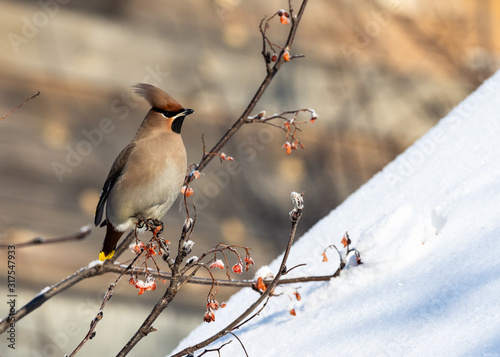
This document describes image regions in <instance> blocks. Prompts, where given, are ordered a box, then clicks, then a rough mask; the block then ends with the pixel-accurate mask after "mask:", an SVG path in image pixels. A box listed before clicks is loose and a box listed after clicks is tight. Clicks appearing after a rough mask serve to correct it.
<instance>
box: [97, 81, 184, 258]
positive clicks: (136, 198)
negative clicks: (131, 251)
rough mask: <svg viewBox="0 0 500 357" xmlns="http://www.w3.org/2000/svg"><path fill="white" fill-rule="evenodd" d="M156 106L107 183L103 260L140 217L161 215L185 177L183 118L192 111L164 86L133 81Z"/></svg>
mask: <svg viewBox="0 0 500 357" xmlns="http://www.w3.org/2000/svg"><path fill="white" fill-rule="evenodd" d="M134 88H135V91H136V93H138V94H139V95H140V96H142V97H144V98H145V99H146V100H147V101H148V102H149V104H150V105H151V107H152V108H151V109H150V110H149V112H148V114H147V115H146V117H145V118H144V120H143V122H142V124H141V126H140V127H139V130H138V131H137V133H136V135H135V137H134V138H133V139H132V141H131V142H130V144H128V145H127V146H126V147H125V148H124V149H123V150H122V152H120V154H119V155H118V157H117V158H116V160H115V162H114V163H113V166H112V167H111V170H110V171H109V174H108V177H107V179H106V181H105V182H104V186H103V189H102V191H101V195H100V197H99V203H98V204H97V209H96V213H95V219H94V223H95V225H96V226H97V225H99V224H101V221H102V217H103V213H104V206H105V205H106V220H105V221H104V222H102V224H101V226H103V225H104V224H106V237H105V238H104V243H103V247H102V251H101V253H100V254H99V259H100V260H105V259H110V258H111V257H112V256H113V254H114V251H115V247H116V244H117V243H118V241H119V240H120V238H121V236H122V235H123V233H124V232H125V231H126V230H127V229H128V228H131V227H133V226H134V225H135V223H136V222H137V221H138V220H139V219H141V218H142V219H157V220H159V219H161V218H162V217H163V216H164V215H165V213H167V211H168V210H169V209H170V207H171V206H172V204H173V203H174V201H175V199H176V197H177V195H178V194H179V191H180V189H181V187H182V184H183V182H184V176H185V173H186V168H187V160H186V149H185V148H184V144H183V142H182V138H181V135H180V132H181V127H182V123H183V121H184V118H185V117H186V116H187V115H189V114H191V113H193V110H192V109H184V108H183V107H182V106H181V105H180V104H179V103H178V102H177V101H175V100H174V99H173V98H171V97H170V96H169V95H168V94H167V93H165V92H164V91H162V90H161V89H159V88H157V87H155V86H152V85H150V84H144V83H140V84H137V85H135V86H134Z"/></svg>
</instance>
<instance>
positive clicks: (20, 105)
mask: <svg viewBox="0 0 500 357" xmlns="http://www.w3.org/2000/svg"><path fill="white" fill-rule="evenodd" d="M39 95H40V91H38V92H37V93H35V94H33V95H32V96H31V97H29V98H27V99H26V100H25V101H24V102H22V103H21V104H19V105H18V106H17V107H15V108H14V109H12V110H11V111H10V112H8V113H7V114H5V115H4V116H3V117H1V118H0V120H4V119H5V118H7V117H8V116H9V115H11V114H12V113H14V112H15V111H16V110H18V109H19V108H21V107H22V106H23V105H25V104H26V103H28V102H29V101H30V100H32V99H33V98H35V97H37V96H39Z"/></svg>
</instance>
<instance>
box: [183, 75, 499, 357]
mask: <svg viewBox="0 0 500 357" xmlns="http://www.w3.org/2000/svg"><path fill="white" fill-rule="evenodd" d="M499 206H500V72H499V73H497V74H496V75H494V76H493V77H492V78H490V79H489V80H488V81H486V82H485V83H484V84H483V85H482V86H481V87H480V88H479V89H478V90H476V91H475V92H474V93H472V94H471V95H470V96H469V97H468V98H467V99H466V100H464V101H463V102H462V103H461V104H460V105H459V106H458V107H457V108H455V109H454V110H453V111H452V112H451V113H450V114H449V115H448V116H447V117H446V118H444V119H442V120H441V121H440V123H439V124H438V125H437V126H436V127H434V128H433V129H432V130H430V131H429V133H427V134H426V135H425V136H423V137H422V138H421V139H420V140H418V141H417V142H416V143H415V144H414V145H413V146H412V147H410V148H409V149H408V150H406V151H405V152H404V153H403V154H402V155H400V156H399V157H398V158H396V160H394V161H393V162H392V163H391V164H389V165H388V166H387V167H386V168H385V169H384V170H383V171H382V172H380V173H378V174H377V175H375V176H374V177H373V178H372V179H371V180H370V181H369V182H368V183H366V184H365V185H364V186H363V187H361V188H360V189H359V190H358V191H357V192H356V193H354V194H353V195H352V196H351V197H349V198H348V199H347V200H346V201H345V202H344V203H343V204H342V205H341V206H339V207H338V208H337V209H335V210H334V211H332V212H331V213H330V214H329V215H328V216H326V217H325V218H323V219H322V220H321V221H320V222H318V223H317V224H316V225H315V226H314V227H313V228H312V229H311V230H310V231H309V232H307V233H306V234H305V235H304V236H303V237H302V238H301V239H300V240H299V241H297V243H296V244H295V245H294V247H293V248H292V252H291V256H290V258H289V261H288V266H293V265H296V264H300V263H307V266H306V267H303V268H299V269H295V270H294V271H292V273H290V275H293V276H297V275H324V274H326V273H331V272H334V271H335V270H336V269H337V264H338V258H337V256H335V255H334V252H333V251H332V250H330V251H329V258H330V259H329V262H327V263H323V262H322V261H321V253H322V251H323V249H324V248H325V247H326V246H328V245H329V244H332V243H335V244H336V245H337V247H339V248H340V247H341V244H340V240H341V239H342V236H343V234H344V233H345V232H346V231H348V232H349V235H350V237H351V239H352V241H353V246H355V247H356V248H357V249H358V250H359V251H360V252H361V258H362V260H363V262H364V264H363V265H360V266H356V264H355V263H354V262H352V261H350V265H348V267H347V268H346V270H344V271H343V272H342V274H341V276H340V277H339V278H336V279H333V280H331V281H330V282H323V283H305V284H301V285H300V289H299V292H300V294H301V295H302V300H301V301H296V300H291V299H290V298H289V297H288V295H287V294H286V291H285V294H284V295H282V296H280V297H276V298H273V299H271V300H270V302H269V304H268V306H267V307H266V308H265V309H264V311H263V312H262V313H261V316H259V317H257V318H255V319H253V320H252V321H251V322H250V323H248V324H247V325H245V326H243V327H242V328H241V329H240V330H238V331H236V334H237V335H238V337H239V338H240V339H241V341H242V342H243V343H244V345H245V348H246V349H247V351H248V354H249V355H250V356H252V357H257V356H337V355H339V356H340V355H342V356H419V357H421V356H500V263H499V261H500V244H499V239H500V217H499V216H500V214H499V213H500V209H499ZM305 210H307V195H306V196H305ZM284 219H285V218H284ZM283 234H287V232H283ZM280 259H281V258H280V257H278V258H277V259H276V260H275V261H274V262H273V263H272V264H271V268H272V269H273V271H275V270H276V267H277V266H278V264H279V261H280ZM257 264H258V262H257ZM256 298H257V295H256V293H255V292H254V291H252V290H250V289H244V290H242V291H240V292H238V293H237V294H235V295H234V296H233V297H232V298H231V299H230V300H229V301H228V304H227V305H228V306H227V308H225V309H223V310H219V311H218V312H217V314H216V322H214V323H211V324H206V323H203V324H201V325H200V326H199V327H198V328H197V329H195V330H194V331H193V332H192V333H191V334H190V335H189V336H188V337H187V338H186V339H185V340H184V341H182V342H181V343H180V344H179V346H178V348H176V350H175V351H177V350H179V349H181V348H184V347H186V346H188V345H191V344H193V343H196V342H199V341H201V340H202V339H204V338H205V337H208V336H210V335H212V334H213V333H214V332H215V331H218V330H219V329H220V328H222V327H223V326H225V325H226V324H227V323H228V322H230V320H232V318H233V316H235V315H236V314H238V313H240V312H241V311H243V310H244V309H245V307H246V306H248V305H249V304H250V303H251V302H252V301H254V300H255V299H256ZM291 308H294V309H295V311H296V313H297V315H296V316H291V315H290V314H289V310H290V309H291ZM228 339H234V338H233V337H232V336H228V337H227V338H226V339H223V340H219V341H217V342H216V343H215V344H214V345H213V346H212V347H215V346H219V345H220V344H222V343H224V342H227V340H228ZM221 355H222V356H244V355H245V354H244V352H243V350H242V349H241V346H240V345H239V343H238V342H237V341H234V342H233V343H231V344H229V345H227V346H225V347H224V348H223V349H222V350H221Z"/></svg>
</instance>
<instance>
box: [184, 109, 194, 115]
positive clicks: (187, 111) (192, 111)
mask: <svg viewBox="0 0 500 357" xmlns="http://www.w3.org/2000/svg"><path fill="white" fill-rule="evenodd" d="M193 113H194V110H193V109H184V111H183V112H182V115H184V116H186V115H189V114H193Z"/></svg>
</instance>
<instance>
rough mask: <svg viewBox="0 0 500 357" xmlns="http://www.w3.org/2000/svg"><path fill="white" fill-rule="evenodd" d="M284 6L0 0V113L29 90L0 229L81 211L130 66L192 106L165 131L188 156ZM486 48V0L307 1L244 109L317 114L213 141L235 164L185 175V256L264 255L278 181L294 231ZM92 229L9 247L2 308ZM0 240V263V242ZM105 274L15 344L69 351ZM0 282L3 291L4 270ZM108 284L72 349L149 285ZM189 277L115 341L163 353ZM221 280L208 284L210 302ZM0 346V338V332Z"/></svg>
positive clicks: (479, 64) (104, 343)
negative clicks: (176, 126)
mask: <svg viewBox="0 0 500 357" xmlns="http://www.w3.org/2000/svg"><path fill="white" fill-rule="evenodd" d="M293 3H294V5H295V7H296V10H298V7H299V2H298V1H293ZM287 6H288V2H287V1H285V0H279V1H278V0H266V1H263V0H254V1H243V0H207V1H203V2H200V1H193V0H184V1H159V0H156V1H148V2H143V1H138V0H127V1H107V2H102V1H97V0H90V1H68V0H59V1H56V0H40V1H29V0H25V1H21V0H15V1H5V0H1V1H0V34H1V36H0V43H1V49H2V50H1V51H0V116H3V115H5V114H6V113H8V112H9V111H10V110H11V109H12V108H14V107H16V106H17V105H18V104H19V103H21V102H23V101H24V99H26V98H27V97H29V96H31V95H33V94H35V93H36V92H38V91H40V92H41V94H40V96H38V97H37V98H36V99H34V100H32V101H30V102H28V103H27V104H26V105H24V106H23V107H22V108H20V109H19V110H17V111H16V112H14V113H13V114H11V115H10V116H8V117H7V118H6V119H5V120H2V121H1V122H0V202H1V204H0V242H1V243H12V244H15V243H20V242H23V241H27V240H30V239H32V238H33V237H39V236H41V237H46V238H53V237H59V236H65V235H69V234H71V233H73V232H75V231H77V230H78V229H79V228H80V227H82V226H85V225H87V224H89V223H91V222H92V220H93V212H94V209H95V206H96V204H97V201H98V196H99V192H100V189H101V187H102V184H103V182H104V180H105V178H106V176H107V173H108V170H109V168H110V166H111V164H112V162H113V160H114V159H115V157H116V156H117V154H118V153H119V152H120V150H121V149H122V148H123V147H124V146H125V145H126V144H127V143H128V142H129V141H130V140H131V138H132V137H133V136H134V134H135V131H136V130H137V128H138V126H139V125H140V123H141V121H142V119H143V117H144V115H145V113H146V111H147V110H148V105H147V104H146V103H145V102H144V101H142V100H140V99H139V98H137V97H136V96H135V95H134V94H133V93H132V90H131V86H132V85H134V84H136V83H138V82H146V83H151V84H155V85H158V86H159V87H161V88H162V89H164V90H165V91H167V92H168V93H169V94H171V95H172V96H173V97H174V98H175V99H177V100H178V101H179V102H180V103H181V104H182V105H184V106H185V107H186V108H193V109H195V111H196V113H195V114H194V115H192V116H190V117H188V118H187V120H186V121H185V124H184V126H183V138H184V141H185V144H186V147H187V151H188V162H198V161H199V160H200V158H201V154H202V140H201V137H202V134H203V135H204V138H205V142H206V145H207V149H209V148H211V147H212V146H213V145H214V144H215V143H216V142H217V140H218V139H219V138H220V137H221V136H222V135H223V134H224V133H225V131H226V130H227V128H228V127H229V126H230V125H231V124H232V123H233V122H234V121H235V120H236V119H237V118H238V116H239V115H240V114H241V112H242V111H243V110H244V108H245V107H246V105H247V104H248V103H249V101H250V99H251V98H252V96H253V94H254V92H255V90H256V89H257V88H258V86H259V85H260V82H261V81H262V79H263V78H264V76H265V66H264V61H263V58H262V55H261V53H260V52H261V50H262V38H261V35H260V33H259V30H258V24H259V22H260V21H261V19H262V18H263V17H264V16H265V15H272V14H273V13H274V12H276V11H277V10H279V9H280V8H286V7H287ZM288 26H289V25H288ZM288 26H286V25H282V24H281V23H280V22H279V21H278V18H276V19H275V21H273V22H272V23H271V28H270V29H269V35H270V39H271V40H272V41H274V42H275V43H277V44H283V43H284V40H285V38H286V35H287V31H288V29H289V28H288ZM499 50H500V3H499V2H497V1H492V0H481V1H478V0H476V1H473V0H457V1H453V2H434V1H430V0H429V1H427V0H425V1H424V0H420V1H416V0H387V1H384V0H380V1H371V0H360V1H355V2H352V1H330V0H315V1H312V0H311V1H310V2H309V4H308V6H307V9H306V12H305V16H304V18H303V22H302V23H301V26H300V28H299V30H298V33H297V37H296V41H295V44H294V47H293V48H292V50H291V54H292V55H294V54H305V55H306V57H305V58H302V59H296V60H293V61H291V62H290V63H287V64H286V65H285V66H283V68H282V69H281V71H280V72H279V73H278V75H277V77H276V78H275V79H274V81H273V83H272V84H271V86H270V87H269V89H268V91H267V92H266V94H265V95H264V98H263V99H262V100H261V102H260V103H259V104H258V106H257V108H256V112H255V114H257V113H258V112H259V111H261V110H266V111H267V113H268V114H272V113H277V112H281V111H284V110H291V109H298V108H313V109H314V110H316V112H317V113H318V115H319V120H317V121H316V122H315V123H314V124H310V123H307V124H303V125H301V126H300V127H301V129H302V132H301V133H300V134H299V139H300V140H301V142H302V143H304V145H305V146H306V149H305V150H296V151H294V152H292V154H291V155H286V154H285V152H284V150H283V149H282V145H283V143H284V142H285V135H284V132H281V131H279V130H277V129H272V128H271V127H268V126H263V125H247V126H245V127H243V128H242V129H241V130H240V132H238V134H237V135H236V136H235V137H234V138H233V139H232V140H231V142H230V143H229V144H228V145H227V146H226V147H225V148H224V152H225V153H226V154H228V155H231V156H233V157H234V159H235V160H236V164H234V165H237V166H236V167H237V169H236V170H234V167H235V166H233V167H232V168H233V170H230V169H229V168H228V166H227V163H220V162H219V160H213V161H212V162H211V163H210V165H209V166H208V167H207V169H206V170H204V172H203V176H202V177H201V179H199V180H197V181H196V182H194V184H193V185H192V187H193V188H194V190H195V195H194V196H193V197H192V199H193V201H194V202H195V203H196V205H197V208H198V218H197V223H196V228H195V233H194V235H193V237H192V239H193V240H194V241H195V243H196V244H195V247H194V252H193V254H196V255H200V254H201V253H202V252H203V251H205V250H207V249H209V248H210V247H212V246H213V245H215V244H217V243H218V242H225V243H228V244H241V245H245V246H248V247H251V252H252V256H253V258H254V260H255V262H256V265H257V267H259V266H261V265H265V264H267V263H269V262H270V261H271V260H272V259H273V258H274V257H275V256H276V255H277V254H279V253H280V252H281V251H282V250H283V249H284V245H285V243H286V240H287V237H288V233H289V217H288V212H289V211H290V209H291V202H290V198H289V194H290V192H291V191H294V190H295V191H305V193H306V194H305V203H306V209H305V211H304V215H303V218H302V220H301V222H300V225H299V231H300V232H299V233H298V236H300V235H301V234H303V233H304V232H305V231H306V230H308V229H309V228H310V227H311V226H312V225H314V223H316V222H317V221H318V220H319V219H321V218H322V217H323V216H325V215H326V214H328V212H330V211H331V210H332V209H334V208H335V207H336V206H337V205H339V204H341V203H342V201H343V200H344V199H345V198H347V197H348V196H349V194H351V193H352V192H354V191H355V190H356V189H357V188H358V187H360V185H362V184H363V183H365V182H366V181H367V180H368V179H369V178H370V177H371V176H372V175H374V174H375V173H376V172H378V171H379V170H380V169H382V168H383V167H384V166H385V165H386V164H387V163H388V162H390V161H391V160H393V159H394V157H396V156H397V155H398V154H399V153H401V152H402V151H403V150H404V149H405V148H406V147H408V146H409V145H411V144H412V143H413V142H414V141H415V140H416V139H418V138H419V137H420V136H421V135H423V134H424V133H425V132H426V131H427V130H428V129H429V128H431V127H432V126H433V125H435V124H436V122H437V121H438V120H439V119H440V118H441V117H443V116H444V115H446V114H447V112H448V111H449V110H450V109H452V108H453V107H454V106H455V105H456V104H457V103H459V102H460V101H461V100H462V99H463V98H465V97H466V96H467V95H468V94H469V93H470V92H471V91H473V90H474V89H475V88H476V87H477V86H478V85H479V84H480V83H481V82H482V81H483V80H484V79H486V78H487V77H489V76H490V75H491V74H492V73H493V72H494V71H495V70H496V69H497V68H498V64H499V62H500V61H499V60H500V57H499ZM308 118H309V117H308V116H307V115H306V116H305V117H304V119H308ZM390 194H391V192H387V195H390ZM179 207H180V206H179V204H178V203H176V204H175V205H174V207H172V209H171V211H170V212H169V214H168V216H167V217H166V219H165V224H166V230H165V233H164V234H163V236H164V237H165V238H166V239H168V240H170V241H175V240H176V239H177V237H178V235H179V232H180V227H181V224H182V222H183V220H184V213H183V211H182V210H180V209H179ZM374 214H377V212H374ZM355 220H356V218H355V217H353V221H354V222H355ZM345 229H346V230H349V227H345ZM103 235H104V229H99V228H94V230H93V233H92V235H91V236H90V237H88V238H86V239H85V240H83V241H77V242H72V243H64V244H58V245H47V246H37V247H28V248H18V249H17V256H16V278H17V294H18V300H17V307H18V308H19V307H21V306H22V305H24V304H25V303H27V302H28V301H29V300H31V299H32V298H33V297H34V296H35V295H36V294H37V293H38V292H39V291H40V290H41V289H43V288H44V287H45V286H48V285H52V284H54V283H56V282H58V281H60V280H61V279H63V278H65V277H66V276H68V275H70V274H72V273H73V272H75V271H76V270H77V269H79V268H81V267H82V266H86V265H88V264H89V262H91V261H93V260H95V259H96V258H97V255H98V252H99V249H100V248H101V244H102V239H103ZM341 238H342V237H331V240H332V243H335V242H336V243H338V241H340V239H341ZM352 238H353V239H357V238H358V237H352ZM322 248H323V247H321V249H322ZM0 254H2V258H1V261H2V262H4V261H6V256H7V253H6V251H3V252H0ZM130 257H131V254H130V253H129V254H128V255H126V256H124V257H123V259H128V258H130ZM4 258H5V260H4ZM4 265H5V264H4ZM163 268H165V269H166V267H163ZM254 271H255V270H253V271H251V273H249V274H248V275H246V276H245V277H247V278H251V277H252V276H253V272H254ZM6 273H7V271H6V268H5V267H4V268H3V269H1V270H0V275H2V277H5V275H6ZM220 277H221V278H223V277H224V276H223V275H221V276H220ZM114 279H115V276H113V275H108V276H103V277H99V278H93V279H90V280H87V281H84V282H82V283H80V284H78V285H76V286H75V287H73V288H72V289H70V290H67V291H65V292H63V293H61V294H59V295H58V296H56V297H55V298H53V299H52V300H50V301H49V302H48V303H46V304H45V305H43V306H42V307H41V308H39V309H38V310H36V311H35V312H33V313H32V314H31V315H29V316H27V317H26V318H24V319H23V320H21V321H19V322H18V324H17V325H16V327H17V341H16V342H17V344H16V351H15V352H16V353H18V354H19V353H20V355H26V356H56V355H57V356H61V355H63V354H64V353H70V352H71V351H72V350H73V349H74V348H75V347H76V345H77V344H78V343H79V342H80V340H81V339H82V338H83V337H84V335H85V333H86V332H87V329H88V325H89V322H90V320H91V319H92V318H93V317H94V316H95V314H96V312H97V311H98V309H99V306H100V303H101V300H102V296H103V294H104V292H105V291H106V290H107V287H108V285H109V284H110V283H111V282H112V281H114ZM3 280H4V281H5V278H3ZM0 291H2V296H6V294H7V293H6V284H2V285H1V287H0ZM4 291H5V293H4ZM115 291H116V292H115V294H114V298H113V300H111V301H110V302H109V303H108V304H107V306H106V309H105V313H104V316H105V318H104V319H103V320H102V321H101V323H100V324H99V325H98V328H97V336H96V337H95V339H94V340H92V341H90V342H89V343H87V344H86V345H85V346H84V348H83V350H82V352H81V353H83V355H101V356H106V355H115V354H116V353H117V352H118V351H119V350H120V349H121V347H122V346H123V345H124V344H125V343H126V342H127V341H128V339H129V338H130V337H131V336H132V334H133V333H134V332H135V331H136V330H137V328H138V327H139V326H140V324H141V323H142V321H143V319H144V318H145V317H146V316H147V314H148V313H149V312H150V310H151V308H152V306H153V305H154V303H155V301H157V299H158V298H159V297H160V296H161V295H162V294H163V291H164V287H163V286H161V285H159V288H158V289H157V290H156V291H154V292H148V293H146V294H145V295H142V296H137V291H136V289H134V288H133V287H132V286H130V285H128V284H126V280H124V281H122V283H121V284H120V285H119V286H118V287H117V289H116V290H115ZM207 292H208V289H207V288H206V287H199V286H196V287H188V288H186V289H184V290H183V291H182V292H181V293H180V294H179V296H178V297H177V300H176V302H175V303H174V304H173V305H172V307H171V308H169V309H168V311H166V312H165V313H164V314H162V315H161V316H160V318H159V319H158V320H157V322H156V323H155V324H154V326H155V327H157V328H158V329H159V331H158V332H155V333H154V334H151V335H150V336H148V338H147V342H146V341H143V342H142V343H141V344H140V345H139V347H138V348H136V350H135V351H134V352H133V353H132V354H131V355H133V356H137V355H139V354H148V355H149V354H151V355H155V356H157V355H158V356H159V355H165V354H167V353H168V352H169V351H170V349H171V348H173V347H174V346H175V345H177V343H178V341H179V339H180V338H182V337H183V336H184V335H186V334H187V332H188V331H189V330H190V329H191V328H192V327H193V326H195V325H197V324H199V323H200V322H201V321H202V316H203V313H204V311H205V304H206V300H205V295H206V293H207ZM232 293H234V289H221V292H220V294H219V296H218V299H219V301H224V300H225V299H227V297H228V296H229V295H230V294H232ZM2 306H3V307H2V308H1V309H0V312H1V315H2V316H1V317H2V318H3V317H5V316H6V315H7V313H8V312H7V307H8V306H7V305H6V304H5V303H4V304H2ZM0 354H2V355H7V356H9V355H11V354H13V351H12V350H9V351H7V349H6V346H5V344H3V343H2V346H1V347H0Z"/></svg>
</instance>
